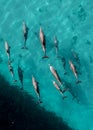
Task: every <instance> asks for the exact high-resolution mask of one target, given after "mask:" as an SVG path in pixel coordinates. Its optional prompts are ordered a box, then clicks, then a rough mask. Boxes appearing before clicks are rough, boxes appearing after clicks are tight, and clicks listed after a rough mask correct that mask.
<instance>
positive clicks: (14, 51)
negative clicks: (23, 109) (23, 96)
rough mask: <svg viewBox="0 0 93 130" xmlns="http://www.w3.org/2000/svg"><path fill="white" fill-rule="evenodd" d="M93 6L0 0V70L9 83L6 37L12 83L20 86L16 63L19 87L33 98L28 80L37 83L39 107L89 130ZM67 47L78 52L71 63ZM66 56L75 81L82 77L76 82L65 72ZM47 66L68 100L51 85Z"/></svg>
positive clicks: (92, 116) (92, 109)
mask: <svg viewBox="0 0 93 130" xmlns="http://www.w3.org/2000/svg"><path fill="white" fill-rule="evenodd" d="M92 10H93V2H92V1H91V0H86V1H84V0H81V1H79V0H66V1H64V0H59V1H55V0H51V1H50V0H47V1H44V0H41V1H38V0H34V1H30V0H26V1H25V0H20V1H19V0H14V1H12V0H9V1H6V0H1V1H0V73H1V74H2V75H4V76H5V78H6V79H7V81H9V83H10V84H14V83H13V81H12V77H11V75H10V73H9V70H8V65H7V62H8V61H7V55H6V52H5V47H4V42H5V41H6V40H7V41H8V42H9V45H10V46H11V59H13V63H12V66H13V68H14V72H15V78H16V79H17V80H18V82H16V83H15V84H17V85H19V86H20V87H21V84H20V81H19V79H18V73H17V66H18V64H20V66H21V68H22V69H23V70H24V90H25V91H27V92H28V93H29V94H31V95H32V96H34V100H35V101H36V102H37V100H38V99H37V96H36V94H35V92H34V89H33V86H32V81H31V77H32V75H34V76H35V78H36V79H37V81H38V82H39V86H40V94H41V99H42V102H43V103H42V104H41V107H44V108H45V109H46V110H48V111H52V112H54V113H55V114H56V115H57V116H58V117H61V118H63V120H64V121H66V123H67V124H68V125H69V126H70V127H72V128H74V129H75V130H93V125H92V123H93V122H92V120H93V87H92V81H93V78H92V77H93V70H92V66H93V56H92V55H93V54H92V49H93V45H92V35H93V27H92V23H93V16H92ZM23 21H25V23H26V24H27V26H28V28H29V30H28V39H27V42H26V43H27V47H28V48H29V49H28V50H22V49H21V47H22V46H23V44H24V39H23V32H22V22H23ZM40 26H42V28H43V31H44V34H45V36H46V48H47V50H46V51H47V55H48V56H49V58H48V59H42V56H43V51H42V48H41V43H40V40H39V29H40ZM54 35H56V37H57V39H58V41H59V44H58V46H59V50H58V55H59V56H63V57H65V59H66V71H67V75H64V68H63V66H62V61H61V60H60V59H59V58H57V57H56V51H55V47H54V43H53V37H54ZM71 50H74V52H76V53H77V54H78V57H79V59H80V63H79V62H77V61H75V58H74V57H73V54H72V51H71ZM19 55H21V57H20V56H19ZM69 59H70V60H72V61H73V63H74V64H75V65H76V66H77V67H78V72H79V79H80V80H81V81H82V82H81V83H80V84H78V85H77V84H76V79H75V77H74V75H73V73H72V72H71V70H70V67H69V63H68V60H69ZM48 64H51V65H53V66H54V68H55V69H56V70H57V71H58V74H59V75H60V77H61V80H62V81H63V82H65V83H66V85H68V87H69V89H70V92H71V93H69V92H66V93H65V94H66V95H67V96H68V98H67V99H65V100H63V99H62V96H61V95H60V93H59V92H58V91H57V90H56V89H55V88H54V86H53V84H52V80H54V77H53V76H52V74H51V72H50V70H49V66H48ZM73 94H74V95H75V96H76V98H75V99H74V100H72V98H73V97H72V95H73ZM78 101H79V102H78Z"/></svg>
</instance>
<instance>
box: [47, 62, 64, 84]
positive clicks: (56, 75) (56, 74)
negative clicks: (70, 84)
mask: <svg viewBox="0 0 93 130" xmlns="http://www.w3.org/2000/svg"><path fill="white" fill-rule="evenodd" d="M49 68H50V71H51V73H52V74H53V76H54V77H55V78H56V80H57V81H58V82H59V83H60V85H62V82H61V80H60V77H59V75H58V73H57V71H56V70H55V69H54V67H53V66H51V65H50V64H49Z"/></svg>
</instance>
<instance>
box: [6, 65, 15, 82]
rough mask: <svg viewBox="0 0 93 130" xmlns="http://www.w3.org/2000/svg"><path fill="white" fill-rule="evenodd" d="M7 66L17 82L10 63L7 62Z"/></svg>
mask: <svg viewBox="0 0 93 130" xmlns="http://www.w3.org/2000/svg"><path fill="white" fill-rule="evenodd" d="M8 68H9V71H10V73H11V76H12V78H13V80H14V82H17V80H15V76H14V70H13V67H12V66H11V64H10V63H8Z"/></svg>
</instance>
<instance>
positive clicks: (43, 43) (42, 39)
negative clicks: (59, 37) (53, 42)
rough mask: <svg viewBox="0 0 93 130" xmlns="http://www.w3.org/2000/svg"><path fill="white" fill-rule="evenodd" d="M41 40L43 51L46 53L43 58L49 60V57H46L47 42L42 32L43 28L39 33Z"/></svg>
mask: <svg viewBox="0 0 93 130" xmlns="http://www.w3.org/2000/svg"><path fill="white" fill-rule="evenodd" d="M39 38H40V41H41V44H42V49H43V51H44V56H43V57H42V58H48V56H47V55H46V40H45V36H44V33H43V30H42V27H40V31H39Z"/></svg>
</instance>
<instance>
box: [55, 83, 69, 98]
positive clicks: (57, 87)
mask: <svg viewBox="0 0 93 130" xmlns="http://www.w3.org/2000/svg"><path fill="white" fill-rule="evenodd" d="M53 85H54V87H55V88H56V89H57V90H58V91H59V92H60V94H62V97H63V99H65V98H67V96H64V95H63V93H64V92H65V91H64V92H63V91H62V90H61V89H60V87H59V86H58V84H57V83H56V82H55V81H53Z"/></svg>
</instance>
